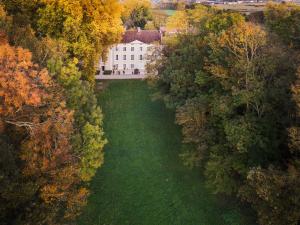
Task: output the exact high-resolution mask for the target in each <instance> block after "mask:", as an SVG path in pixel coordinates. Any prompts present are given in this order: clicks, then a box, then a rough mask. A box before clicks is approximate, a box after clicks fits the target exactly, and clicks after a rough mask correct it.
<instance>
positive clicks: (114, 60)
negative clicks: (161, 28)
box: [99, 41, 154, 74]
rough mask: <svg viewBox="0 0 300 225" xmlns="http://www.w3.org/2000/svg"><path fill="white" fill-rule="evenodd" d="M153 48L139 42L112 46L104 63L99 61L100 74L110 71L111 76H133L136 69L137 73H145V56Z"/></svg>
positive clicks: (150, 45)
mask: <svg viewBox="0 0 300 225" xmlns="http://www.w3.org/2000/svg"><path fill="white" fill-rule="evenodd" d="M153 47H154V45H152V44H145V43H143V42H140V41H133V42H131V43H120V44H117V45H114V46H113V47H111V49H110V50H109V53H108V57H107V60H106V62H103V61H102V60H100V63H99V67H100V72H101V73H103V72H104V71H105V70H111V71H112V74H133V73H134V71H135V70H136V69H138V71H139V73H145V66H146V64H147V56H148V55H149V54H151V52H152V49H153Z"/></svg>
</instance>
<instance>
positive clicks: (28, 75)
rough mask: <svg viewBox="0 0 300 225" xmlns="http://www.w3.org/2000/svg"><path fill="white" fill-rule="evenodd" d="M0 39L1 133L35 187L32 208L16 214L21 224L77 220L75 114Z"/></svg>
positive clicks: (27, 57) (20, 53)
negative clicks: (75, 217) (72, 139)
mask: <svg viewBox="0 0 300 225" xmlns="http://www.w3.org/2000/svg"><path fill="white" fill-rule="evenodd" d="M0 40H1V43H0V103H1V104H0V128H1V129H0V134H6V135H7V136H8V137H9V138H10V139H14V140H13V141H11V143H14V145H15V146H14V147H15V148H16V149H17V152H18V157H19V159H20V161H21V164H20V165H21V171H22V176H23V177H24V179H25V180H26V182H29V181H30V182H31V183H33V184H34V185H32V189H31V190H30V192H31V193H32V199H31V200H30V202H31V204H27V205H26V207H25V209H23V210H24V214H23V215H22V213H20V212H18V216H19V217H22V220H24V221H25V224H30V223H31V224H44V223H45V222H46V223H49V224H50V223H51V224H55V223H57V218H59V217H56V215H57V214H58V213H59V214H62V213H63V214H64V219H65V218H70V217H74V216H76V215H77V213H78V212H79V211H78V209H79V208H80V207H81V206H82V205H84V204H85V201H86V196H87V194H88V193H87V190H86V189H85V188H83V187H81V186H80V183H81V179H80V177H79V160H78V158H77V157H76V155H75V152H74V151H73V149H72V146H71V144H70V138H71V135H72V133H73V125H72V124H73V112H72V111H70V110H68V109H67V107H66V103H65V100H64V98H63V96H62V95H61V93H62V90H61V89H60V87H59V86H58V85H56V84H55V83H54V82H53V80H52V79H51V77H50V76H49V74H48V71H47V70H46V69H40V68H39V67H38V66H37V65H35V64H33V63H32V61H31V53H30V52H29V51H28V50H25V49H22V48H20V47H19V48H16V47H11V46H10V45H9V44H8V43H7V42H6V41H5V38H3V35H2V38H0ZM0 195H1V193H0ZM1 197H2V198H6V197H5V196H0V198H1ZM16 205H18V204H16ZM23 207H24V206H23ZM41 209H44V213H41V212H40V211H41ZM47 211H51V213H48V212H47ZM25 212H26V213H25ZM28 212H30V213H28ZM18 216H17V217H18ZM26 220H27V221H28V222H27V223H26Z"/></svg>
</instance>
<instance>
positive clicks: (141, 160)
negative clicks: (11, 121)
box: [78, 81, 253, 225]
mask: <svg viewBox="0 0 300 225" xmlns="http://www.w3.org/2000/svg"><path fill="white" fill-rule="evenodd" d="M149 96H150V90H149V89H148V88H147V85H146V83H144V82H142V81H113V82H110V83H109V85H108V87H107V88H106V89H105V91H104V93H103V94H100V96H99V102H100V104H101V105H102V107H103V111H104V114H105V121H104V122H105V124H104V125H105V131H106V135H107V138H108V140H109V144H108V145H107V146H106V149H105V152H106V154H105V163H104V166H103V167H102V168H101V169H100V170H99V171H98V173H97V175H96V177H95V178H94V180H93V182H92V184H91V190H92V194H91V196H90V198H89V203H88V206H87V207H86V208H85V210H84V213H83V215H82V216H81V217H80V218H79V221H78V224H79V225H248V224H253V223H251V222H249V221H250V218H251V217H250V216H246V215H245V212H243V213H241V210H239V209H238V207H237V206H236V204H233V203H231V202H228V201H225V200H224V199H223V200H222V201H221V200H220V199H218V200H217V199H216V197H215V196H213V195H211V194H209V192H208V191H207V190H206V189H205V187H204V184H203V180H202V179H201V176H200V175H199V173H198V172H197V171H196V170H193V171H192V170H189V169H187V168H185V167H184V166H183V165H182V163H181V161H180V160H179V158H178V154H179V152H180V148H181V147H180V146H181V144H180V143H181V135H180V129H179V127H177V126H176V125H174V114H173V112H171V111H169V110H167V109H165V107H164V105H163V104H162V103H161V102H152V101H151V100H150V97H149Z"/></svg>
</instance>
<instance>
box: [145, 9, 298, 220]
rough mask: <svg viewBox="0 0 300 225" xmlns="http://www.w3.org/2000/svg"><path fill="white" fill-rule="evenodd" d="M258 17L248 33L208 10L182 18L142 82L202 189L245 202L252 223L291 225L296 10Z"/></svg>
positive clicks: (238, 21)
mask: <svg viewBox="0 0 300 225" xmlns="http://www.w3.org/2000/svg"><path fill="white" fill-rule="evenodd" d="M197 12H201V13H197ZM264 14H265V15H264V16H265V24H263V25H258V24H254V23H251V22H247V21H246V19H245V18H244V17H243V16H242V15H241V14H238V13H234V12H228V11H221V10H216V9H214V8H205V7H198V8H196V9H194V10H191V11H188V12H187V15H188V18H186V22H187V23H188V24H187V29H188V31H190V32H187V33H186V34H183V33H182V34H181V35H178V36H177V37H176V38H169V40H168V44H167V46H165V47H164V49H163V50H162V57H160V58H159V60H156V63H155V65H154V66H153V65H151V64H150V66H149V69H150V70H152V72H153V73H154V74H156V75H157V76H153V77H152V79H150V82H151V83H152V85H153V86H154V87H155V88H156V89H157V93H156V96H155V97H156V98H161V99H163V100H164V102H165V103H166V105H167V106H169V107H171V108H174V109H175V110H176V123H177V124H179V125H181V127H182V133H183V142H184V145H183V146H184V147H183V153H182V154H181V157H182V159H183V161H184V163H185V164H186V165H189V166H191V167H195V166H196V167H199V168H201V171H203V174H204V176H205V178H206V184H207V186H208V188H210V189H211V190H212V191H213V192H214V193H216V194H218V193H220V194H225V195H228V196H236V197H238V198H239V199H241V200H242V201H245V202H248V203H250V204H251V205H252V207H253V208H254V209H255V211H256V212H257V217H258V221H259V224H262V225H267V224H269V225H287V224H288V225H297V224H299V221H300V158H299V156H300V127H299V126H300V124H299V121H300V120H299V116H300V86H299V81H300V80H299V78H300V77H299V71H300V62H299V48H300V38H299V37H300V27H299V24H300V8H299V7H298V6H295V5H288V4H283V5H275V4H274V5H268V7H267V9H266V11H265V12H264ZM191 33H192V34H191Z"/></svg>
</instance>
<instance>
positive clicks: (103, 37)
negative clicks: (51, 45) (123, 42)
mask: <svg viewBox="0 0 300 225" xmlns="http://www.w3.org/2000/svg"><path fill="white" fill-rule="evenodd" d="M4 5H5V7H6V8H7V10H8V13H9V15H13V16H14V20H15V22H16V23H18V24H19V25H21V26H22V27H25V25H30V26H31V28H33V29H34V31H35V32H36V34H38V36H39V37H44V36H49V37H51V38H53V39H62V40H64V41H65V42H66V46H67V49H68V53H69V54H70V55H72V56H74V57H76V58H78V59H79V65H78V66H79V67H80V68H81V69H82V70H83V71H84V73H83V79H85V80H88V81H90V82H91V83H93V82H94V75H95V67H96V62H97V61H98V60H99V57H100V56H101V54H102V52H103V51H105V49H107V48H108V47H109V46H110V45H111V44H114V43H115V42H118V40H119V39H120V37H121V34H122V32H123V28H122V23H121V19H120V17H121V5H120V4H119V2H118V1H117V0H109V1H104V2H100V1H98V0H92V1H88V2H87V1H85V0H76V1H73V0H72V1H71V0H60V1H56V0H35V1H34V2H32V1H30V2H28V1H24V0H17V1H13V2H12V1H4Z"/></svg>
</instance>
